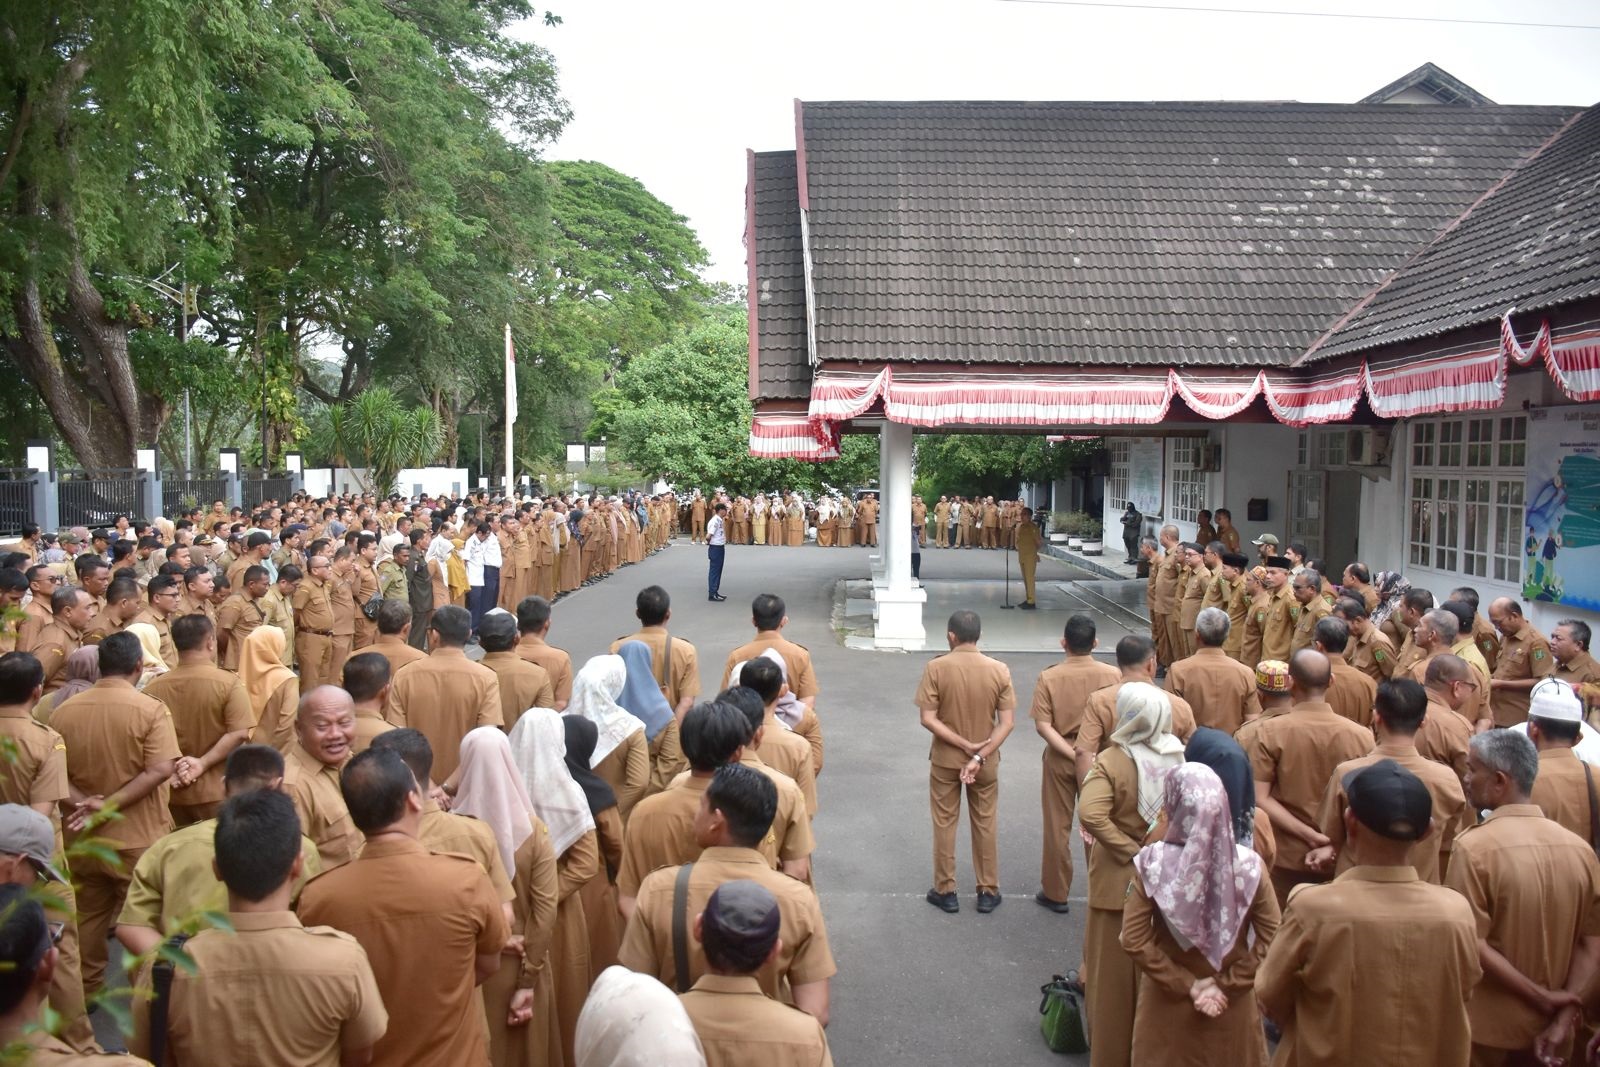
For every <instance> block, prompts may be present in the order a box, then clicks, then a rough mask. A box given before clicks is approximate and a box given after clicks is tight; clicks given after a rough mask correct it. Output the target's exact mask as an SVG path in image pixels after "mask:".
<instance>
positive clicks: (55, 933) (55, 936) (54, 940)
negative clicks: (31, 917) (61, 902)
mask: <svg viewBox="0 0 1600 1067" xmlns="http://www.w3.org/2000/svg"><path fill="white" fill-rule="evenodd" d="M45 926H46V927H48V928H49V930H50V943H51V944H52V945H59V944H61V938H62V936H63V935H64V934H66V932H67V924H66V923H64V922H61V921H59V920H53V921H51V922H47V923H45Z"/></svg>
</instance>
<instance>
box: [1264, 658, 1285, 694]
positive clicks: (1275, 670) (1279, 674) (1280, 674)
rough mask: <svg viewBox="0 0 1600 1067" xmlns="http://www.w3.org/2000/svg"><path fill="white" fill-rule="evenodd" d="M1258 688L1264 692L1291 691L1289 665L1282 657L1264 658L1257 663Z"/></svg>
mask: <svg viewBox="0 0 1600 1067" xmlns="http://www.w3.org/2000/svg"><path fill="white" fill-rule="evenodd" d="M1256 688H1257V689H1259V690H1261V691H1262V692H1263V693H1287V692H1288V691H1289V665H1288V664H1287V663H1285V662H1283V660H1281V659H1264V660H1262V661H1261V662H1260V663H1257V664H1256Z"/></svg>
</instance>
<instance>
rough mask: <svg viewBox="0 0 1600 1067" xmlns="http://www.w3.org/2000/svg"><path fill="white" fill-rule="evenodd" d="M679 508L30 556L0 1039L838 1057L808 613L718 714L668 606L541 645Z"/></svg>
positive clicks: (91, 1057) (265, 515) (221, 516)
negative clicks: (821, 865) (581, 656)
mask: <svg viewBox="0 0 1600 1067" xmlns="http://www.w3.org/2000/svg"><path fill="white" fill-rule="evenodd" d="M676 520H677V515H676V508H675V505H674V502H673V499H672V498H671V497H669V496H661V497H655V498H647V497H642V496H638V497H636V496H633V495H631V494H630V495H629V496H626V497H622V498H618V499H614V500H605V499H600V498H594V499H590V500H585V501H575V500H572V499H568V498H564V497H559V496H557V497H552V498H547V499H545V500H542V501H538V500H535V501H523V502H516V501H494V502H490V501H488V500H487V499H469V500H465V501H460V502H452V501H436V500H429V499H423V500H419V501H416V502H415V503H413V504H411V505H401V504H399V503H398V502H393V501H375V500H371V499H355V500H343V499H336V500H326V501H324V500H318V501H305V500H295V501H291V502H288V503H286V504H285V505H284V506H283V507H281V508H280V507H277V506H276V505H273V506H268V507H264V508H263V509H262V510H261V511H259V512H257V513H255V514H252V515H249V516H242V515H239V514H233V515H229V514H227V513H226V511H225V510H223V509H220V508H218V509H216V511H215V512H214V513H213V514H212V515H203V514H202V515H185V516H184V517H183V518H182V519H180V520H179V521H178V522H177V523H167V522H166V521H165V520H162V521H160V522H157V523H154V524H151V525H149V526H146V525H145V524H142V523H125V522H121V521H119V522H118V523H117V524H115V525H114V527H113V528H112V529H111V530H109V531H105V534H106V544H105V545H104V546H96V547H100V548H102V551H100V552H95V553H87V552H76V553H69V555H70V558H69V559H59V558H53V557H52V556H51V553H52V552H53V551H59V550H60V546H61V542H66V546H67V547H69V548H76V547H78V545H74V544H73V542H78V543H79V544H82V543H87V542H88V541H89V540H90V539H89V538H86V537H82V536H77V535H74V534H71V533H68V534H67V535H65V536H64V537H60V538H55V539H49V540H47V539H45V538H42V537H40V536H39V534H38V531H36V530H31V529H30V530H29V531H27V536H26V537H25V538H24V540H23V543H22V544H21V545H19V546H18V551H17V552H15V553H13V554H12V555H11V556H10V557H7V558H5V559H0V595H4V596H5V598H6V602H7V605H8V607H9V608H11V609H12V611H11V613H10V615H8V618H10V619H12V622H13V625H8V626H7V627H5V631H6V636H7V638H8V639H9V640H8V644H10V645H11V646H12V650H11V651H7V652H6V653H5V654H4V655H3V656H0V737H4V738H5V741H4V744H5V745H6V747H7V749H8V755H9V758H8V760H7V761H6V764H5V765H4V768H3V771H4V773H0V801H3V803H0V897H4V898H5V899H4V902H3V903H0V1044H4V1043H6V1042H13V1041H17V1042H23V1043H24V1048H25V1049H26V1052H25V1054H26V1055H28V1056H31V1057H32V1059H31V1060H29V1062H38V1063H52V1064H55V1063H60V1064H77V1063H118V1062H122V1063H155V1064H172V1065H188V1064H234V1063H256V1064H283V1065H313V1064H357V1063H372V1064H389V1065H396V1067H399V1065H407V1067H417V1065H430V1064H438V1065H456V1064H461V1065H467V1064H471V1065H478V1064H484V1063H491V1064H494V1065H495V1067H502V1065H519V1067H520V1065H538V1067H546V1065H554V1067H589V1065H596V1067H599V1065H611V1064H617V1065H621V1064H643V1063H658V1064H664V1065H667V1067H674V1065H677V1064H690V1063H692V1064H710V1065H713V1067H717V1065H735V1064H749V1063H755V1062H759V1063H771V1064H777V1065H780V1067H781V1065H784V1064H791V1063H792V1064H826V1063H830V1062H831V1060H830V1058H829V1053H828V1048H827V1040H826V1037H825V1033H824V1029H823V1027H824V1026H825V1025H826V1023H827V1019H828V1009H829V984H830V979H831V978H832V976H833V974H834V972H835V965H834V961H833V956H832V953H831V950H830V948H829V944H828V937H827V931H826V927H825V924H824V921H823V918H822V913H821V909H820V907H819V906H818V903H817V898H816V894H815V893H814V891H813V890H812V888H811V884H810V869H811V855H812V852H813V851H814V848H815V842H814V839H813V836H812V830H811V819H812V816H813V815H814V814H815V813H816V810H817V786H816V782H817V775H818V774H819V773H820V771H821V769H822V756H823V740H822V730H821V726H820V723H819V720H818V717H817V711H816V699H817V695H818V685H817V681H816V677H815V673H814V671H813V669H812V666H811V659H810V655H809V653H808V652H807V651H806V650H805V649H804V648H803V647H802V646H800V645H797V644H795V643H793V642H791V641H789V640H787V639H786V638H785V637H784V636H783V633H782V630H783V628H784V626H785V624H786V623H787V621H788V619H787V615H786V608H785V605H784V603H783V601H782V600H781V599H780V598H778V597H776V596H772V595H763V596H759V597H757V598H755V600H754V602H753V604H752V606H751V620H752V624H753V634H752V637H751V640H750V641H749V642H747V643H746V644H744V645H742V646H740V647H739V648H736V649H733V650H732V651H730V652H729V653H728V655H727V658H726V660H725V661H724V662H723V664H722V667H723V669H722V671H721V672H720V674H719V675H717V677H719V678H720V683H721V684H720V686H719V691H718V693H717V695H716V696H715V698H712V699H705V698H704V697H703V696H702V689H701V672H700V665H699V653H698V651H697V649H696V648H695V646H694V644H693V643H692V642H690V641H688V640H686V639H685V638H684V637H683V636H681V635H680V634H678V633H676V632H674V630H673V629H672V627H671V625H670V621H671V603H670V599H669V597H668V594H667V593H666V591H665V590H664V589H662V588H660V587H659V586H650V587H648V588H645V589H643V590H641V591H640V592H639V593H638V596H637V598H636V615H637V621H638V626H637V629H636V630H635V632H633V633H631V634H628V635H626V636H623V637H619V638H618V639H617V640H616V641H615V642H613V643H612V645H611V647H610V649H609V650H608V651H606V652H605V653H603V654H601V655H596V656H594V657H592V658H590V659H588V660H587V661H585V662H581V663H579V664H576V665H575V664H574V662H573V660H572V658H571V657H570V656H569V654H568V653H567V652H566V651H564V650H562V649H561V648H559V647H558V646H557V645H556V644H553V643H552V642H551V641H550V640H549V638H550V636H551V627H552V623H553V610H552V603H553V601H554V600H555V599H556V598H557V597H559V595H560V594H561V593H562V592H563V591H567V590H570V589H571V588H575V587H576V586H577V585H578V584H581V582H582V581H584V580H592V579H594V578H599V577H603V576H604V575H605V574H607V573H608V572H609V571H610V570H612V569H614V568H616V567H618V566H622V565H625V564H627V563H629V562H634V561H637V560H638V559H640V558H642V557H643V555H644V554H646V553H648V552H650V551H653V550H655V549H657V548H659V547H661V546H662V545H664V544H665V543H667V541H668V540H669V539H670V538H671V537H672V536H673V534H674V533H675V527H676ZM50 540H53V541H54V542H55V544H51V543H50ZM440 544H443V545H445V546H448V550H445V549H439V548H436V547H435V546H437V545H440ZM419 561H420V565H419ZM569 566H570V567H572V568H573V569H572V570H571V571H570V573H569V572H568V568H569ZM585 576H587V578H586V577H585ZM421 593H426V594H427V595H426V596H421V595H418V594H421ZM19 604H20V608H21V616H20V618H17V617H16V614H17V613H16V608H17V606H18V605H19ZM469 648H470V649H471V650H472V652H473V653H474V655H473V656H469V655H468V654H467V653H468V650H469ZM480 650H481V653H482V655H481V659H480V658H477V653H478V652H479V651H480ZM36 882H37V883H39V884H38V885H36V884H35V883H36ZM113 937H114V938H115V941H116V942H117V943H118V944H120V946H121V950H122V959H123V961H124V962H127V963H128V964H129V965H130V969H129V970H128V972H127V973H128V974H129V976H130V978H131V979H132V981H133V983H134V986H135V989H136V993H135V995H134V997H133V1001H132V1003H133V1009H134V1025H133V1032H132V1034H131V1035H129V1036H128V1037H127V1043H128V1045H129V1050H130V1053H131V1054H130V1055H125V1056H121V1057H120V1058H119V1057H117V1056H108V1055H105V1054H102V1053H101V1050H100V1046H99V1044H98V1043H97V1037H96V1030H95V1027H94V1026H93V1025H92V1016H91V1013H90V1005H94V1004H96V1003H97V1002H98V1001H99V1000H101V999H102V998H103V997H104V996H106V995H108V994H112V993H115V992H116V991H117V989H118V988H119V987H120V986H122V985H123V983H122V981H121V977H120V976H121V973H122V967H121V966H120V965H119V962H118V960H117V958H116V957H115V956H113V954H112V953H111V941H110V939H111V938H113ZM421 946H426V950H425V951H421V952H419V951H418V949H419V947H421ZM175 958H184V959H186V960H187V961H188V962H187V963H186V964H185V965H182V966H176V967H174V966H172V965H171V964H170V961H171V960H173V959H175ZM47 1005H48V1008H49V1009H50V1014H49V1016H48V1017H49V1019H50V1021H51V1022H52V1024H53V1025H51V1026H50V1027H48V1028H47V1027H45V1026H43V1025H42V1023H43V1021H44V1020H45V1018H46V1006H47ZM111 1029H113V1028H111V1027H108V1026H105V1025H102V1026H101V1027H100V1032H101V1035H102V1036H104V1035H105V1034H107V1033H109V1032H110V1031H111ZM29 1046H31V1047H29Z"/></svg>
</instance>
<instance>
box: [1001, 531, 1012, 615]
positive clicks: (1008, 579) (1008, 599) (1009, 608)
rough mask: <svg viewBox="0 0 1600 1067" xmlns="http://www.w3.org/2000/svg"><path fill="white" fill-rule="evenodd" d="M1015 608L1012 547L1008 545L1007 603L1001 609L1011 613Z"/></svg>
mask: <svg viewBox="0 0 1600 1067" xmlns="http://www.w3.org/2000/svg"><path fill="white" fill-rule="evenodd" d="M1015 607H1016V605H1015V604H1013V603H1012V602H1011V546H1010V545H1006V602H1005V603H1004V604H1001V605H1000V609H1001V610H1002V611H1010V610H1012V609H1013V608H1015Z"/></svg>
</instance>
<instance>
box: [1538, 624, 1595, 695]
mask: <svg viewBox="0 0 1600 1067" xmlns="http://www.w3.org/2000/svg"><path fill="white" fill-rule="evenodd" d="M1589 637H1590V632H1589V624H1588V623H1586V622H1584V621H1583V620H1582V619H1562V620H1561V621H1560V622H1558V623H1556V625H1555V629H1553V630H1551V631H1550V656H1551V658H1552V659H1554V660H1555V661H1556V674H1555V676H1556V677H1557V678H1559V679H1560V680H1561V681H1563V682H1566V683H1567V684H1568V685H1570V686H1572V688H1573V689H1575V690H1579V691H1580V692H1581V690H1582V689H1583V687H1584V686H1593V685H1595V684H1597V683H1600V664H1597V663H1596V662H1595V661H1594V657H1593V656H1591V655H1589Z"/></svg>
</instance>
